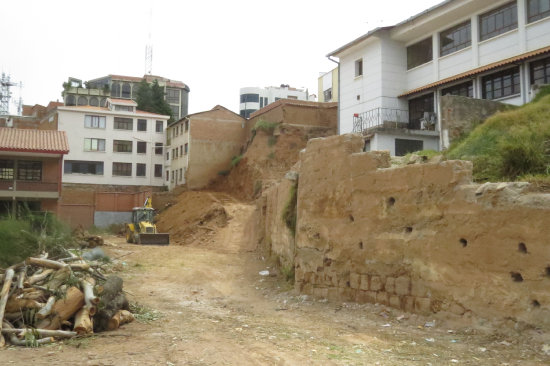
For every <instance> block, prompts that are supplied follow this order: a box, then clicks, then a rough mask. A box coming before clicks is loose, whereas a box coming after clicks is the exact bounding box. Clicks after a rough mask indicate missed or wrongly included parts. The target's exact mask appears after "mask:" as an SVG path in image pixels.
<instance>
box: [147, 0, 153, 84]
mask: <svg viewBox="0 0 550 366" xmlns="http://www.w3.org/2000/svg"><path fill="white" fill-rule="evenodd" d="M152 29H153V5H152V4H151V6H150V8H149V39H148V41H147V46H145V74H147V75H151V73H152V71H153V41H152V40H151V33H152Z"/></svg>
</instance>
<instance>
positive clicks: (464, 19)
mask: <svg viewBox="0 0 550 366" xmlns="http://www.w3.org/2000/svg"><path fill="white" fill-rule="evenodd" d="M549 34H550V0H514V1H509V0H494V1H478V0H446V1H443V2H442V3H440V4H438V5H436V6H434V7H432V8H430V9H428V10H426V11H423V12H422V13H420V14H418V15H415V16H413V17H411V18H409V19H407V20H406V21H403V22H401V23H399V24H397V25H395V26H390V27H383V28H377V29H374V30H372V31H370V32H368V33H367V34H365V35H363V36H361V37H359V38H357V39H355V40H353V41H352V42H350V43H348V44H346V45H344V46H342V47H340V48H338V49H337V50H335V51H333V52H331V53H330V54H329V55H328V57H337V58H339V63H340V66H339V67H340V80H339V82H340V96H339V99H340V101H339V102H340V105H339V132H340V133H348V132H359V133H363V134H365V136H366V142H367V148H370V149H372V150H390V152H391V154H392V155H402V154H404V153H406V152H409V151H414V150H421V149H440V148H445V147H447V145H448V136H447V132H446V131H441V128H440V118H439V116H441V115H442V113H441V112H442V111H441V107H440V98H441V96H443V95H447V94H450V95H462V96H466V97H470V98H479V99H488V100H496V101H501V102H503V103H509V104H515V105H520V104H523V103H526V102H528V101H530V100H531V98H532V95H533V91H532V89H533V86H534V85H537V84H546V83H549V82H550V37H549V36H548V35H549Z"/></svg>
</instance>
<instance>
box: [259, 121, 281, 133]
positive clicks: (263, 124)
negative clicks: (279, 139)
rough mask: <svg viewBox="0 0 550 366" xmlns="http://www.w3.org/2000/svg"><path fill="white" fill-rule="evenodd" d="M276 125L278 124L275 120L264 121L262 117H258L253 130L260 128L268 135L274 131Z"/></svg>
mask: <svg viewBox="0 0 550 366" xmlns="http://www.w3.org/2000/svg"><path fill="white" fill-rule="evenodd" d="M277 125H278V123H277V122H267V121H264V120H263V119H260V120H258V122H256V125H255V126H254V130H255V131H258V130H262V131H264V132H265V133H267V134H268V135H273V132H274V131H275V128H276V127H277Z"/></svg>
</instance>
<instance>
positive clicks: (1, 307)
mask: <svg viewBox="0 0 550 366" xmlns="http://www.w3.org/2000/svg"><path fill="white" fill-rule="evenodd" d="M14 274H15V272H14V270H13V269H11V268H10V269H7V270H6V273H5V279H4V286H2V291H0V348H2V347H4V346H5V345H6V340H5V339H4V336H3V335H2V324H3V321H4V312H5V310H6V303H7V302H8V296H9V293H10V287H11V281H12V279H13V275H14Z"/></svg>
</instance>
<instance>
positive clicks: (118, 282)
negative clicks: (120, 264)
mask: <svg viewBox="0 0 550 366" xmlns="http://www.w3.org/2000/svg"><path fill="white" fill-rule="evenodd" d="M100 300H101V303H102V304H103V305H104V307H103V308H102V309H101V310H99V311H98V312H97V314H95V315H94V332H96V333H97V332H101V331H105V330H108V329H109V322H110V320H111V319H112V318H113V316H115V314H116V313H117V311H119V310H120V309H123V310H129V306H128V300H127V299H126V296H125V295H124V293H123V292H122V279H121V278H120V277H118V276H109V277H108V278H107V281H106V282H105V284H104V285H103V292H102V293H101V297H100Z"/></svg>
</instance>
